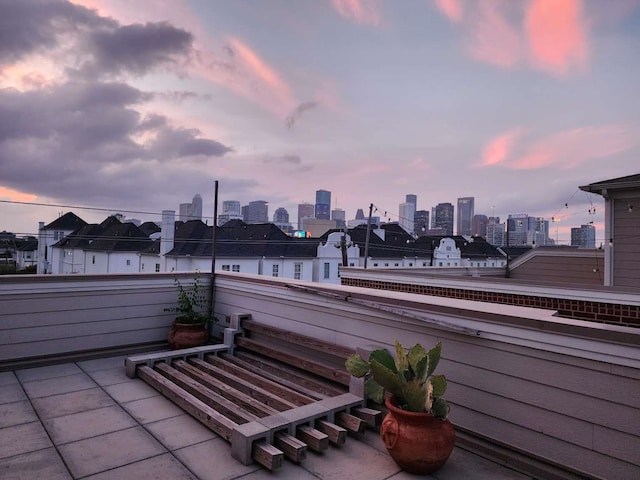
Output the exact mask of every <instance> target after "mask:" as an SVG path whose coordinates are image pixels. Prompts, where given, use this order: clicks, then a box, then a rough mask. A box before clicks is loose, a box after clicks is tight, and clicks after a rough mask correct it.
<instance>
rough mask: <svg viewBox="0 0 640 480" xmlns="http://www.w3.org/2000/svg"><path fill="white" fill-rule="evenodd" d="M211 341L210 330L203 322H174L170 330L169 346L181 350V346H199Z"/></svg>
mask: <svg viewBox="0 0 640 480" xmlns="http://www.w3.org/2000/svg"><path fill="white" fill-rule="evenodd" d="M208 341H209V332H208V331H207V328H206V324H205V323H204V322H203V323H179V322H175V321H174V322H173V324H172V327H171V330H170V331H169V348H171V350H179V349H181V348H191V347H199V346H200V345H206V344H207V342H208Z"/></svg>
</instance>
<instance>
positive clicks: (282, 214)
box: [273, 207, 289, 224]
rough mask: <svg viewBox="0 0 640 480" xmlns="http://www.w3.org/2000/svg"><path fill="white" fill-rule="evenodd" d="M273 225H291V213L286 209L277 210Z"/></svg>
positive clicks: (274, 214)
mask: <svg viewBox="0 0 640 480" xmlns="http://www.w3.org/2000/svg"><path fill="white" fill-rule="evenodd" d="M273 223H276V224H277V223H289V212H287V209H286V208H282V207H280V208H277V209H276V211H275V212H274V213H273Z"/></svg>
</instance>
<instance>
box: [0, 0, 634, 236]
mask: <svg viewBox="0 0 640 480" xmlns="http://www.w3.org/2000/svg"><path fill="white" fill-rule="evenodd" d="M264 3H267V4H268V7H265V6H264V4H263V3H260V4H250V3H244V2H223V1H213V0H212V1H210V2H197V1H194V0H175V1H172V2H167V1H166V0H145V1H140V0H139V1H136V0H130V1H124V0H100V1H97V0H74V1H73V2H67V1H65V0H41V1H37V2H36V1H33V0H23V1H20V2H14V1H10V0H0V7H1V8H2V11H3V20H4V21H5V22H6V24H7V25H12V26H13V28H11V29H8V30H7V31H6V37H5V38H4V40H3V45H2V46H1V47H0V125H3V127H4V128H2V130H1V131H0V172H2V173H1V174H0V218H1V219H2V224H3V226H2V227H1V228H6V229H7V230H10V231H13V232H16V233H18V234H29V233H31V234H33V233H35V230H36V228H37V224H38V221H47V220H50V219H52V218H55V216H56V215H57V214H58V212H60V211H66V210H72V209H73V208H77V207H92V208H94V209H108V210H109V211H111V212H118V211H122V212H126V211H134V212H148V211H149V210H150V207H153V211H154V213H155V212H156V211H157V213H159V212H160V211H161V210H163V209H176V210H177V209H178V205H179V204H180V203H183V202H185V201H188V199H190V198H191V196H192V195H193V192H200V193H201V195H202V198H203V217H211V216H213V182H214V181H219V184H220V194H219V197H220V199H235V200H238V201H240V202H241V203H242V204H243V205H246V204H248V203H249V202H250V201H254V200H256V199H264V200H268V202H269V204H270V206H272V208H273V209H275V208H278V207H283V208H286V209H287V211H288V212H289V214H290V215H292V219H294V218H295V215H296V209H297V205H298V204H300V203H303V202H305V201H306V202H309V203H312V202H314V192H315V191H316V190H318V189H319V188H322V189H326V190H327V191H330V192H333V196H332V202H331V205H330V210H334V209H335V208H336V207H337V208H341V209H343V210H345V211H346V212H347V215H346V216H347V218H350V217H352V216H353V215H354V212H355V211H356V210H357V209H359V208H360V209H363V210H364V211H365V212H366V211H367V209H368V206H369V204H370V203H373V204H374V205H376V206H377V207H378V208H379V209H380V210H381V212H383V211H387V212H392V213H397V212H398V206H399V204H400V203H403V200H406V195H408V194H413V195H417V197H418V202H417V208H416V210H430V209H431V208H432V207H434V206H435V205H437V204H439V203H451V204H454V205H455V204H456V199H457V198H461V197H463V196H469V197H474V198H475V199H476V200H475V206H474V211H475V212H476V213H481V214H485V215H487V216H488V217H491V216H500V217H501V218H503V219H504V218H506V217H507V215H509V214H517V213H528V214H530V215H535V216H540V217H543V218H547V219H551V218H553V219H554V220H560V221H559V222H553V223H552V224H551V225H550V227H549V228H550V230H551V232H550V233H551V235H552V237H553V238H559V239H560V240H561V243H569V241H570V231H571V228H573V227H578V226H580V225H586V224H590V222H594V225H595V226H596V228H597V232H598V235H599V236H601V235H603V232H604V228H603V223H604V212H603V208H602V205H603V202H602V199H601V197H599V196H596V195H589V194H587V193H585V192H581V191H579V189H578V187H579V186H580V185H586V184H589V183H592V182H594V181H598V180H600V179H601V178H615V177H621V176H625V175H630V174H634V173H637V166H636V164H637V158H638V156H639V155H640V114H639V113H638V112H640V98H639V97H638V95H637V94H636V91H637V85H638V83H640V82H639V80H640V65H639V64H638V62H637V53H636V52H635V50H634V48H633V46H634V45H635V44H637V42H638V41H639V39H640V28H638V27H639V25H640V2H638V1H636V0H624V1H616V2H601V1H598V0H565V1H563V2H554V1H549V0H530V1H526V2H525V1H522V2H508V1H503V0H486V1H482V2H473V1H466V0H423V1H421V2H390V1H385V0H350V1H346V0H318V1H314V2H300V3H297V4H296V7H295V8H292V7H291V4H290V2H288V1H284V0H266V1H265V2H264ZM20 202H22V203H20ZM47 205H51V206H47ZM594 208H595V214H594V213H593V209H594ZM86 212H87V213H88V214H86V215H84V216H85V217H87V218H88V219H90V220H93V219H96V220H97V219H98V218H99V217H100V216H101V215H103V214H104V211H99V210H95V211H92V210H87V211H86ZM92 216H93V218H91V217H92ZM128 216H129V215H128ZM134 216H135V217H138V216H140V215H138V214H135V215H134ZM391 220H392V221H397V220H398V219H397V218H393V216H392V217H391ZM600 241H602V238H598V240H597V243H599V242H600Z"/></svg>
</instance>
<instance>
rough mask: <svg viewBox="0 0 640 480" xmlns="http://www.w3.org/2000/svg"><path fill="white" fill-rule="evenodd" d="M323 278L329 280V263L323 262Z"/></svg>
mask: <svg viewBox="0 0 640 480" xmlns="http://www.w3.org/2000/svg"><path fill="white" fill-rule="evenodd" d="M324 278H325V279H328V278H331V264H330V263H329V262H324Z"/></svg>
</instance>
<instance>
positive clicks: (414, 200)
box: [404, 193, 418, 206]
mask: <svg viewBox="0 0 640 480" xmlns="http://www.w3.org/2000/svg"><path fill="white" fill-rule="evenodd" d="M404 201H405V202H407V203H413V205H414V206H417V205H418V196H417V195H414V194H413V193H408V194H407V196H406V197H405V200H404Z"/></svg>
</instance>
